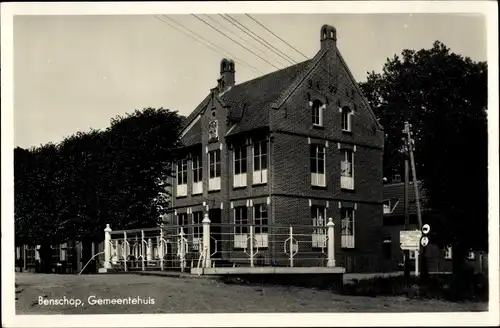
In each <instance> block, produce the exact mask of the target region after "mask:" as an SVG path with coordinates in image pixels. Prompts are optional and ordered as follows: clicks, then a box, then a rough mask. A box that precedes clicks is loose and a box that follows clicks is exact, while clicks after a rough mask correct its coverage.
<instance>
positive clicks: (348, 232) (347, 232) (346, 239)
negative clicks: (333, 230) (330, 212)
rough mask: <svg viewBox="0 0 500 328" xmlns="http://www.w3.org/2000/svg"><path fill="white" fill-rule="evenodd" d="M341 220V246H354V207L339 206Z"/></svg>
mask: <svg viewBox="0 0 500 328" xmlns="http://www.w3.org/2000/svg"><path fill="white" fill-rule="evenodd" d="M340 220H341V223H342V225H341V230H340V234H341V240H340V244H341V247H344V248H354V208H352V207H341V209H340Z"/></svg>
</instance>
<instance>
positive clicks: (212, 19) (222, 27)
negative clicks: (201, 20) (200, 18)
mask: <svg viewBox="0 0 500 328" xmlns="http://www.w3.org/2000/svg"><path fill="white" fill-rule="evenodd" d="M205 16H206V17H207V18H208V19H210V20H211V21H212V22H214V23H215V24H216V25H217V26H219V28H221V29H222V30H226V31H229V32H230V33H232V34H233V35H234V36H235V37H236V38H239V39H240V40H243V41H245V42H246V44H247V45H248V46H249V47H255V45H253V44H252V43H251V42H249V41H247V40H245V39H243V38H241V36H240V35H238V34H237V33H236V32H234V31H232V30H231V29H230V28H228V27H226V26H224V25H223V24H222V23H220V22H219V21H217V20H216V19H215V18H212V17H210V16H209V15H205ZM219 16H221V15H220V14H219ZM221 17H222V18H224V19H225V17H223V16H221ZM254 50H259V52H260V54H261V55H262V56H264V57H265V56H266V55H267V54H266V53H265V52H264V51H263V50H262V49H259V48H257V47H255V49H254ZM269 60H271V59H269ZM276 62H277V63H278V64H279V65H282V66H287V65H288V64H287V63H284V64H283V63H282V62H281V61H278V60H276Z"/></svg>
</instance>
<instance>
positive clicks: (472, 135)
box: [360, 41, 488, 270]
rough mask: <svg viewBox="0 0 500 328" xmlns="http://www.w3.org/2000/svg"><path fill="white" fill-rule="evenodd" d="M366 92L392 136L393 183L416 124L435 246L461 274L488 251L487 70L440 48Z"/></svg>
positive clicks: (420, 54) (400, 66)
mask: <svg viewBox="0 0 500 328" xmlns="http://www.w3.org/2000/svg"><path fill="white" fill-rule="evenodd" d="M360 85H361V88H362V90H363V91H364V93H365V95H366V96H367V98H368V101H369V102H370V104H371V106H372V108H373V109H374V111H375V113H376V115H377V116H378V117H379V119H380V122H381V124H382V125H383V126H384V129H385V133H386V139H385V152H384V175H385V176H389V177H390V176H391V175H392V174H393V173H401V169H402V166H401V163H402V160H401V158H400V157H399V156H400V155H399V153H398V150H399V149H400V148H401V145H402V140H401V137H402V132H401V131H402V130H403V124H404V121H409V122H410V124H412V131H413V138H414V139H415V161H416V171H417V174H418V178H419V180H422V181H423V188H424V189H425V191H426V199H425V206H426V207H427V208H429V209H431V210H432V212H431V213H432V214H431V215H430V216H429V217H428V218H427V220H428V221H429V223H431V226H432V232H433V235H432V236H433V241H434V242H436V243H438V244H439V245H440V246H445V245H446V246H448V245H451V246H452V247H453V248H452V249H453V258H454V259H455V261H454V269H455V270H459V269H460V268H461V264H462V262H463V258H464V257H465V254H467V252H468V251H469V250H470V249H472V250H487V247H488V245H487V240H488V224H487V223H488V210H487V208H488V204H487V198H488V182H487V181H488V180H487V122H486V107H487V64H486V63H485V62H473V61H472V60H471V59H470V58H468V57H463V56H460V55H457V54H455V53H452V52H451V51H450V49H449V48H447V47H446V46H445V45H444V44H442V43H441V42H439V41H436V42H435V43H434V45H433V47H432V48H431V49H422V50H419V51H414V50H403V51H402V53H401V55H400V56H398V55H395V56H394V57H393V58H392V59H387V62H386V64H385V65H384V67H383V71H382V73H379V74H377V73H375V72H372V73H369V75H368V79H367V81H366V82H364V83H361V84H360Z"/></svg>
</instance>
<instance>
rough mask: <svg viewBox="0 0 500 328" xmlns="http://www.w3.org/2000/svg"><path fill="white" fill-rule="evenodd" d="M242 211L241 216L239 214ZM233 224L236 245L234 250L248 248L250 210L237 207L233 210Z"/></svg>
mask: <svg viewBox="0 0 500 328" xmlns="http://www.w3.org/2000/svg"><path fill="white" fill-rule="evenodd" d="M239 211H242V212H243V213H241V214H240V215H241V216H238V212H239ZM233 222H234V224H235V226H234V234H233V235H234V245H233V248H235V249H238V248H240V249H241V248H243V249H246V248H247V244H248V229H249V226H248V208H247V206H235V207H234V208H233Z"/></svg>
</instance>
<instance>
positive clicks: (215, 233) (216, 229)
mask: <svg viewBox="0 0 500 328" xmlns="http://www.w3.org/2000/svg"><path fill="white" fill-rule="evenodd" d="M208 215H209V218H210V252H211V253H212V254H213V253H214V252H215V254H214V255H212V258H221V251H222V236H221V232H222V228H221V223H222V212H221V210H220V208H217V209H212V210H210V211H209V213H208Z"/></svg>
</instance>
